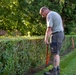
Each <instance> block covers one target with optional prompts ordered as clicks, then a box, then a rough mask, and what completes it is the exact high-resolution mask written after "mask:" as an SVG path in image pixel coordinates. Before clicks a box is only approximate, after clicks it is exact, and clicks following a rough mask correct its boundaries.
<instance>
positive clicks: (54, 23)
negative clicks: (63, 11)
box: [40, 7, 64, 75]
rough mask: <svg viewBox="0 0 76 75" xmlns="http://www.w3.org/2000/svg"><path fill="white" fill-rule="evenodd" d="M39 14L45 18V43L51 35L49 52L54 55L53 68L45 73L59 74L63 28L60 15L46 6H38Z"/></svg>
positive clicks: (50, 74)
mask: <svg viewBox="0 0 76 75" xmlns="http://www.w3.org/2000/svg"><path fill="white" fill-rule="evenodd" d="M40 14H41V16H42V17H43V18H46V22H47V29H46V34H45V40H44V41H45V43H46V44H49V41H48V39H49V37H50V35H52V42H51V43H50V46H51V47H50V48H51V53H52V54H53V56H54V63H53V69H52V70H50V72H45V75H59V73H60V68H59V65H60V49H61V45H62V42H63V39H64V29H63V23H62V18H61V16H60V15H59V14H58V13H57V12H54V11H51V10H49V9H48V8H47V7H41V8H40Z"/></svg>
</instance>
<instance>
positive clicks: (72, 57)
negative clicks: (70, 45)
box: [34, 49, 76, 75]
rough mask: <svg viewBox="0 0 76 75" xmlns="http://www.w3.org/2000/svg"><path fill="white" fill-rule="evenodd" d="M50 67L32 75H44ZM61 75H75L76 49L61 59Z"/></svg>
mask: <svg viewBox="0 0 76 75" xmlns="http://www.w3.org/2000/svg"><path fill="white" fill-rule="evenodd" d="M51 68H52V65H50V66H48V67H47V68H45V69H44V70H43V71H40V72H38V73H36V74H34V75H44V72H46V71H48V70H49V69H51ZM61 75H76V49H75V50H73V51H72V52H71V53H69V54H67V55H65V56H64V57H62V58H61Z"/></svg>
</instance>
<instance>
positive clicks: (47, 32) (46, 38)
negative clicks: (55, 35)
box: [44, 27, 52, 44]
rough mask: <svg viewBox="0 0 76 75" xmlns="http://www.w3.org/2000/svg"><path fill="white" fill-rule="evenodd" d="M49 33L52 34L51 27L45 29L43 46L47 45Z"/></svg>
mask: <svg viewBox="0 0 76 75" xmlns="http://www.w3.org/2000/svg"><path fill="white" fill-rule="evenodd" d="M51 33H52V31H51V27H48V28H47V29H46V34H45V39H44V42H45V44H49V42H48V39H49V37H50V35H51Z"/></svg>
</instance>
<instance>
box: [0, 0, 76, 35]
mask: <svg viewBox="0 0 76 75" xmlns="http://www.w3.org/2000/svg"><path fill="white" fill-rule="evenodd" d="M42 6H47V7H48V8H49V9H50V10H54V11H57V12H58V13H60V14H61V16H62V18H63V23H64V28H65V33H66V34H75V32H76V27H75V25H76V0H0V30H5V31H6V32H7V33H8V34H10V35H16V34H18V35H27V34H28V32H30V34H31V35H44V34H45V29H46V23H45V19H42V18H41V16H40V14H39V9H40V8H41V7H42Z"/></svg>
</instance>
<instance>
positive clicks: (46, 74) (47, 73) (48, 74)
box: [44, 72, 52, 75]
mask: <svg viewBox="0 0 76 75" xmlns="http://www.w3.org/2000/svg"><path fill="white" fill-rule="evenodd" d="M44 75H52V74H51V73H50V72H45V73H44Z"/></svg>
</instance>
